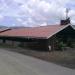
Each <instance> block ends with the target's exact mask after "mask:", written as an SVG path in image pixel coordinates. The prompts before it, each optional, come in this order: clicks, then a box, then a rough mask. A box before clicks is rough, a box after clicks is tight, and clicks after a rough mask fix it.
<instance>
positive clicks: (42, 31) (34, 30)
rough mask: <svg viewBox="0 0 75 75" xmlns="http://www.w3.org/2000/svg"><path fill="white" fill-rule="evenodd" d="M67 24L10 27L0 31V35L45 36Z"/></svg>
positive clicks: (54, 32) (52, 33)
mask: <svg viewBox="0 0 75 75" xmlns="http://www.w3.org/2000/svg"><path fill="white" fill-rule="evenodd" d="M67 26H68V25H62V26H61V25H48V26H41V27H31V28H20V29H11V30H9V31H6V32H3V33H0V36H10V37H14V36H16V37H25V38H45V39H48V38H49V37H51V36H53V35H54V34H56V33H57V32H59V31H61V30H63V29H64V28H66V27H67Z"/></svg>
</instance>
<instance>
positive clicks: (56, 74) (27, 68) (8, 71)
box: [0, 49, 75, 75]
mask: <svg viewBox="0 0 75 75" xmlns="http://www.w3.org/2000/svg"><path fill="white" fill-rule="evenodd" d="M0 75H75V70H72V69H68V68H65V67H61V66H58V65H56V64H52V63H48V62H45V61H42V60H39V59H35V58H33V57H29V56H26V55H22V54H19V53H16V52H11V51H8V50H5V49H0Z"/></svg>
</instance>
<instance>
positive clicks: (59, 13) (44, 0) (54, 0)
mask: <svg viewBox="0 0 75 75" xmlns="http://www.w3.org/2000/svg"><path fill="white" fill-rule="evenodd" d="M66 8H69V16H70V18H71V22H72V24H75V0H0V25H5V26H26V27H32V26H40V25H41V26H42V25H53V24H58V23H59V21H60V19H64V18H65V10H66Z"/></svg>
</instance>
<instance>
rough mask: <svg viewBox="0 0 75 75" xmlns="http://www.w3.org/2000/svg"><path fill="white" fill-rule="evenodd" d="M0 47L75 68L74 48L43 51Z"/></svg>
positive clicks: (0, 46) (6, 46)
mask: <svg viewBox="0 0 75 75" xmlns="http://www.w3.org/2000/svg"><path fill="white" fill-rule="evenodd" d="M0 48H6V50H10V51H14V52H19V53H21V54H24V55H28V56H32V57H35V58H38V59H41V60H44V61H48V62H52V63H55V64H58V65H60V66H64V67H68V68H71V69H75V49H74V48H68V49H67V50H64V51H52V52H48V51H43V50H41V51H40V50H32V49H26V48H21V47H12V46H8V45H0Z"/></svg>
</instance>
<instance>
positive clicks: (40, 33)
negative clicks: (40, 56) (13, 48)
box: [0, 22, 75, 50]
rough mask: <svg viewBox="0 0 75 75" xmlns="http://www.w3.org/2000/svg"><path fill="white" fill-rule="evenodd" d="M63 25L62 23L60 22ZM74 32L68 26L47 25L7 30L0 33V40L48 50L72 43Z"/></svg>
mask: <svg viewBox="0 0 75 75" xmlns="http://www.w3.org/2000/svg"><path fill="white" fill-rule="evenodd" d="M62 23H63V22H62ZM74 38H75V30H74V28H73V27H72V26H71V25H70V24H67V25H62V24H60V25H47V26H40V27H31V28H19V29H8V30H6V31H3V32H2V33H0V40H2V41H3V43H5V42H6V41H11V42H13V43H14V44H15V43H16V42H18V43H17V44H21V45H22V46H24V45H26V46H27V45H28V46H31V47H38V48H42V49H46V50H47V49H48V50H50V49H51V50H56V49H58V45H59V44H60V42H63V43H65V44H67V43H68V42H69V43H72V42H74V40H75V39H74Z"/></svg>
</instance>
